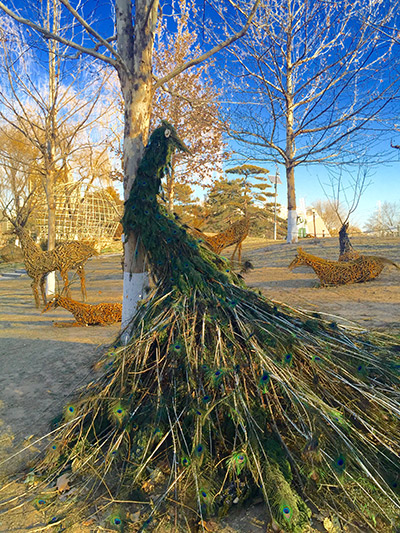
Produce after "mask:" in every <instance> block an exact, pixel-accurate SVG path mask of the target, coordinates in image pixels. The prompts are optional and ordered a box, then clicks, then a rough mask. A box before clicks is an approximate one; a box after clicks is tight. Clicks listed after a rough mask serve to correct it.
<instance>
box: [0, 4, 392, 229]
mask: <svg viewBox="0 0 400 533" xmlns="http://www.w3.org/2000/svg"><path fill="white" fill-rule="evenodd" d="M6 3H7V4H8V3H9V2H6ZM16 4H17V5H19V6H20V7H22V6H24V7H27V5H35V2H32V1H31V2H25V1H24V2H22V1H21V0H17V2H16ZM164 4H166V2H165V3H164ZM93 8H100V10H98V9H97V10H96V14H97V15H99V14H100V17H99V19H98V24H97V25H98V28H99V29H100V27H101V29H102V30H103V31H101V33H104V30H105V28H106V31H105V33H106V35H108V34H109V33H112V31H113V30H112V20H111V18H110V13H109V11H108V8H109V4H108V3H107V2H105V3H102V2H98V1H96V0H89V1H88V2H86V9H87V10H88V12H93V13H95V11H94V9H93ZM166 11H168V10H166ZM219 60H220V59H219V58H218V61H219ZM221 61H222V58H221ZM393 142H394V143H396V144H400V133H398V134H396V132H395V134H394V135H393ZM393 152H396V151H395V150H393ZM394 158H395V159H397V162H394V163H391V164H390V165H389V164H388V165H382V166H376V167H375V169H374V171H373V172H372V173H371V175H370V180H371V181H372V183H371V185H370V186H369V187H368V188H367V189H366V191H365V192H364V194H363V196H362V198H361V200H360V204H359V206H358V208H357V211H356V212H355V213H354V215H353V219H352V221H353V223H354V224H357V225H359V226H361V227H362V226H363V225H364V224H365V222H366V220H367V219H368V217H369V216H370V214H371V213H372V212H373V211H374V210H375V209H376V207H377V204H378V202H379V201H380V202H382V203H383V202H385V201H388V202H395V201H400V185H399V174H400V150H399V151H398V154H395V157H394ZM235 164H237V162H236V161H235ZM255 164H261V165H262V166H266V167H267V168H270V170H271V171H272V172H273V173H274V172H275V165H274V164H271V163H265V164H262V163H259V162H255ZM229 166H232V165H231V164H229ZM280 175H281V179H282V182H283V183H282V185H280V186H279V188H278V193H279V198H278V201H279V202H280V203H281V204H282V205H286V183H285V181H286V180H285V173H284V169H283V168H282V167H281V168H280ZM295 176H296V177H295V180H296V196H297V200H299V199H300V198H304V199H305V203H306V205H311V204H312V203H313V202H314V201H315V200H325V198H326V197H325V194H324V191H323V190H322V188H321V186H320V183H319V180H320V181H322V182H326V181H327V171H326V169H325V168H324V166H322V165H318V164H315V165H310V166H306V165H302V166H299V167H297V168H296V171H295Z"/></svg>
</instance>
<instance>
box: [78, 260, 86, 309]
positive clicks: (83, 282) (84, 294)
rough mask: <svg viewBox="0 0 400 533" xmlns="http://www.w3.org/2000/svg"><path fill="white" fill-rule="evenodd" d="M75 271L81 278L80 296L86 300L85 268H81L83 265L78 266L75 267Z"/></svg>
mask: <svg viewBox="0 0 400 533" xmlns="http://www.w3.org/2000/svg"><path fill="white" fill-rule="evenodd" d="M76 272H77V274H78V276H79V278H80V280H81V292H82V298H83V301H84V302H86V299H87V293H86V283H85V269H84V268H83V266H78V268H77V269H76Z"/></svg>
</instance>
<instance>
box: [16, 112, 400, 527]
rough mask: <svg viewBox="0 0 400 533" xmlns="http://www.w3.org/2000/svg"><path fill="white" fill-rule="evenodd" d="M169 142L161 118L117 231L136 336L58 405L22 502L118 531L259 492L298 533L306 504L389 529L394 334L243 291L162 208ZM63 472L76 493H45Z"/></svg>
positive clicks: (396, 435) (395, 419)
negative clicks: (138, 274) (142, 254)
mask: <svg viewBox="0 0 400 533" xmlns="http://www.w3.org/2000/svg"><path fill="white" fill-rule="evenodd" d="M176 148H178V149H183V150H186V147H185V146H184V145H183V143H182V142H181V141H180V140H179V138H178V136H177V134H176V131H175V130H174V128H173V127H172V126H171V125H169V124H167V123H165V122H164V123H163V124H162V126H161V127H159V128H157V129H156V130H155V131H154V132H153V134H152V136H151V138H150V141H149V145H148V146H147V148H146V151H145V154H144V156H143V159H142V162H141V164H140V166H139V169H138V173H137V178H136V180H135V183H134V185H133V187H132V191H131V194H130V198H129V200H128V202H127V204H126V210H125V215H124V218H123V225H124V230H125V232H126V233H127V232H129V231H134V232H135V234H136V235H137V237H138V241H139V242H140V245H141V246H143V249H144V250H145V251H146V254H147V260H148V262H149V263H150V264H151V267H152V275H153V277H154V281H155V283H154V287H153V288H152V289H151V291H150V293H149V294H148V297H147V299H146V300H145V301H144V302H142V304H141V305H140V306H139V308H138V311H137V314H136V315H135V317H134V318H133V320H132V324H131V327H132V331H133V335H132V338H131V340H130V342H129V343H128V344H127V345H126V346H125V345H122V344H121V343H118V342H117V343H116V344H115V346H113V347H112V349H110V350H109V352H108V353H107V354H106V355H105V357H104V362H103V364H102V365H101V366H102V368H103V370H102V374H101V376H100V377H99V378H98V380H97V381H96V382H94V383H91V384H90V385H89V386H88V387H87V388H86V389H85V390H84V391H83V392H82V393H81V394H80V395H78V396H77V397H76V398H75V399H74V402H73V403H70V404H68V405H67V407H66V409H65V412H64V417H63V419H62V421H60V423H59V425H58V428H57V430H56V431H55V432H53V433H52V434H51V437H52V439H51V442H50V443H49V446H48V450H47V452H46V454H45V456H44V457H42V458H41V459H40V461H39V462H38V463H36V464H35V466H34V468H33V472H34V474H33V475H32V472H31V474H30V481H31V483H28V487H27V490H26V494H25V495H24V497H25V498H26V496H27V495H28V496H29V497H30V498H31V500H32V502H33V503H34V505H35V506H37V507H39V508H42V507H41V506H43V507H44V508H45V509H44V510H43V512H44V513H45V516H46V517H47V519H48V523H50V521H51V520H55V522H54V523H57V524H58V523H60V524H62V525H63V527H68V526H70V525H71V524H72V523H74V521H75V522H76V521H78V520H83V519H84V518H85V517H88V516H100V517H102V518H103V520H104V521H105V522H104V523H105V524H106V527H107V528H109V529H110V528H111V529H112V530H116V531H125V530H126V531H131V530H132V531H133V530H134V531H138V530H139V531H147V530H151V531H153V530H155V531H192V530H193V531H195V530H197V529H196V528H199V529H200V530H201V528H202V524H203V521H204V520H206V519H207V518H208V517H210V516H215V515H216V516H223V515H225V514H227V513H228V512H229V510H230V509H231V508H232V507H234V506H236V505H238V504H240V503H243V502H244V501H246V500H247V499H249V498H251V497H254V496H255V495H256V494H261V495H262V496H263V498H264V501H265V504H266V510H267V513H268V516H269V519H270V521H273V522H275V523H278V524H279V525H280V527H281V528H282V529H283V531H287V532H296V533H300V532H302V531H305V530H306V529H307V527H309V524H310V520H311V511H310V509H313V510H315V509H325V510H330V511H331V512H333V513H334V514H335V515H336V516H338V517H339V519H341V520H345V521H347V523H348V524H353V527H354V528H355V529H354V530H355V531H357V527H358V528H359V529H358V530H359V531H376V530H379V531H382V532H384V531H391V528H392V527H396V525H397V526H398V525H399V518H398V517H399V515H400V498H399V488H398V485H397V484H398V482H399V479H400V463H399V450H400V432H399V417H400V403H399V399H400V396H399V368H400V366H399V364H400V361H399V356H398V352H397V348H398V346H397V343H396V339H395V338H391V337H389V336H384V335H379V334H374V335H372V334H367V333H362V332H361V331H360V330H357V329H356V328H346V327H343V326H340V325H338V324H337V323H335V322H329V321H328V320H324V319H322V318H321V317H319V316H310V315H308V314H306V313H304V312H302V311H300V310H296V309H293V308H290V307H288V306H285V305H283V304H276V303H274V302H272V301H270V300H267V299H266V298H264V297H262V296H261V295H259V294H257V293H256V292H254V291H252V290H249V289H248V288H246V287H245V286H244V284H243V283H242V281H241V280H240V279H239V278H238V277H237V276H236V275H235V274H234V273H233V272H232V271H231V269H230V266H229V263H228V262H226V261H225V260H224V259H221V258H220V257H218V256H216V255H214V254H213V253H212V252H211V251H210V250H208V249H206V248H203V247H202V246H200V245H199V243H198V242H197V241H196V239H195V238H194V237H192V236H190V235H188V234H187V233H186V232H185V230H184V229H183V228H182V227H181V226H180V225H179V224H178V222H177V221H176V220H175V219H174V218H173V217H171V216H170V215H168V214H167V212H166V210H165V209H164V207H163V205H162V203H161V202H160V201H159V200H158V199H157V195H158V193H159V191H160V185H161V179H162V178H163V176H164V175H165V173H166V172H168V165H169V163H170V160H171V156H172V154H173V151H174V149H176ZM71 408H72V410H71ZM64 473H67V475H68V485H69V487H70V492H71V494H69V495H67V496H65V497H64V498H62V497H61V496H60V495H59V494H54V491H53V493H51V496H50V498H45V497H43V494H42V493H45V491H46V489H48V487H51V486H54V484H55V483H56V482H57V479H59V477H60V475H62V474H64ZM32 476H33V477H34V478H35V482H33V481H32V479H33V477H32ZM38 494H39V500H43V501H44V502H45V503H40V502H39V500H38ZM132 522H135V524H139V526H138V527H139V529H137V528H136V529H129V528H130V527H131V524H132ZM199 524H200V525H199ZM376 524H379V528H380V529H377V525H376ZM132 527H133V526H132Z"/></svg>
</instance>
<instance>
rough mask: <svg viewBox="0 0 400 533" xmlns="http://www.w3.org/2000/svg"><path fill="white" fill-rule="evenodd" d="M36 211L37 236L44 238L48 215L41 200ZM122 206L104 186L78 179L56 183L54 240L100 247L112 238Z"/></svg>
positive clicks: (99, 248) (45, 236)
mask: <svg viewBox="0 0 400 533" xmlns="http://www.w3.org/2000/svg"><path fill="white" fill-rule="evenodd" d="M42 206H43V207H41V208H39V210H38V211H37V212H36V216H35V227H36V229H37V231H38V237H39V238H42V239H46V238H47V224H48V215H47V207H46V205H45V202H43V203H42ZM121 216H122V206H121V205H118V203H117V201H116V200H115V198H114V197H113V196H112V195H111V194H110V193H109V192H108V191H107V190H106V189H104V188H102V187H98V186H90V187H87V185H85V184H82V183H81V182H69V183H65V184H62V185H59V186H58V187H57V190H56V240H57V241H60V242H63V241H69V240H78V241H81V242H88V243H90V244H92V245H93V246H94V247H95V248H96V249H98V250H101V249H102V248H103V247H104V246H107V245H108V244H109V243H110V242H111V241H112V240H113V238H114V235H115V233H116V230H117V227H118V224H119V221H120V219H121Z"/></svg>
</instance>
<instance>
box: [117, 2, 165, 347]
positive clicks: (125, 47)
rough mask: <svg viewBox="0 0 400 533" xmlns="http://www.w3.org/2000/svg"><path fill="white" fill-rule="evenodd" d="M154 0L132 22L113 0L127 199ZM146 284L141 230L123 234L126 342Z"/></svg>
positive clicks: (148, 91)
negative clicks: (119, 57) (119, 63)
mask: <svg viewBox="0 0 400 533" xmlns="http://www.w3.org/2000/svg"><path fill="white" fill-rule="evenodd" d="M157 10H158V0H154V1H152V0H137V2H136V13H135V26H134V27H133V24H132V3H131V0H116V26H117V43H118V52H119V53H120V55H121V58H122V61H123V62H122V64H121V65H119V67H118V75H119V78H120V82H121V89H122V95H123V100H124V109H125V130H124V198H125V201H127V200H128V198H129V194H130V191H131V188H132V184H133V181H134V179H135V176H136V172H137V169H138V166H139V163H140V160H141V158H142V156H143V150H144V146H145V145H146V143H147V136H148V132H149V127H150V115H151V107H152V99H153V87H152V81H153V80H152V55H153V44H154V33H155V26H156V22H157ZM147 284H148V275H147V273H146V269H145V255H144V251H143V248H142V246H141V243H140V236H137V235H134V234H133V233H130V234H129V235H125V236H124V283H123V311H122V325H121V327H122V330H123V331H124V333H123V335H122V340H123V341H124V342H127V341H128V340H129V337H130V332H129V331H128V330H127V329H126V328H127V326H128V324H129V322H130V320H131V318H132V317H133V315H134V314H135V312H136V308H137V303H138V301H139V300H140V299H141V298H143V297H144V290H145V287H146V285H147Z"/></svg>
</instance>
